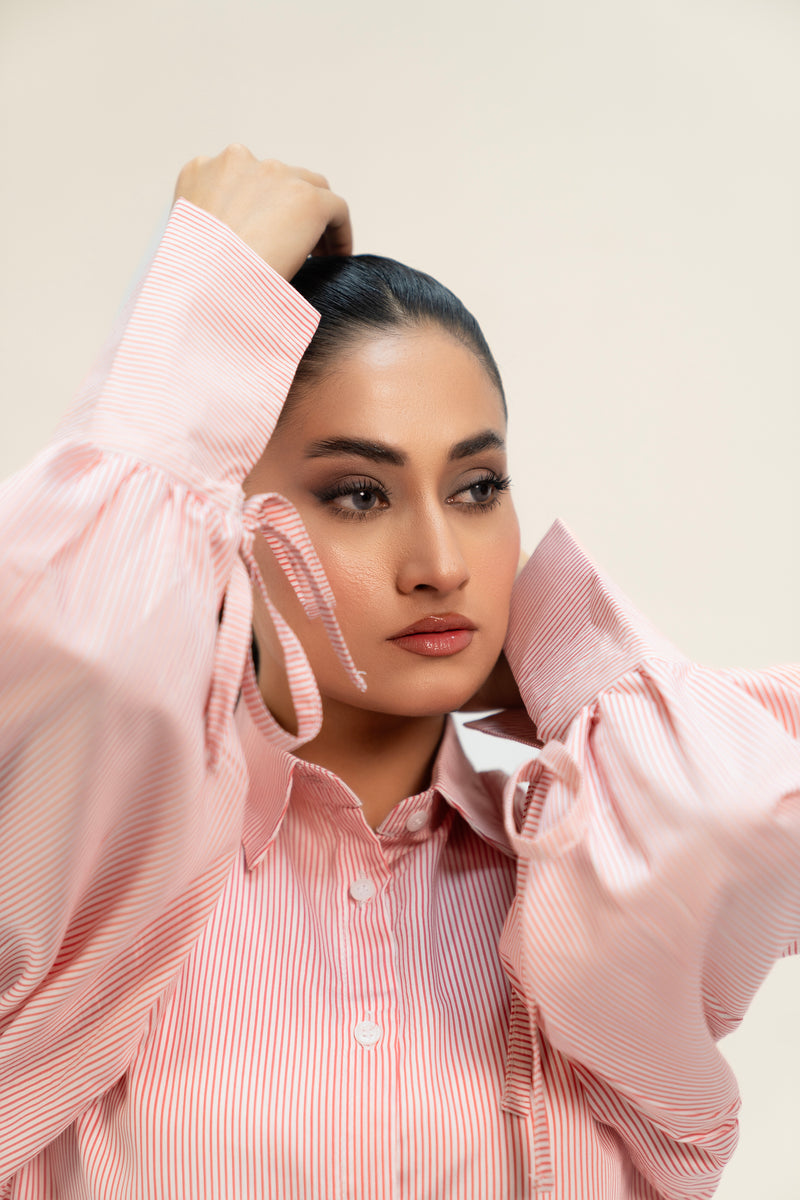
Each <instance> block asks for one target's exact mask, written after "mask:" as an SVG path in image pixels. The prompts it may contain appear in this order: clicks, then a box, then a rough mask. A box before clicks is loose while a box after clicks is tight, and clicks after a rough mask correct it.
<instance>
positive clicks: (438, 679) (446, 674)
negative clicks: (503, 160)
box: [245, 325, 519, 728]
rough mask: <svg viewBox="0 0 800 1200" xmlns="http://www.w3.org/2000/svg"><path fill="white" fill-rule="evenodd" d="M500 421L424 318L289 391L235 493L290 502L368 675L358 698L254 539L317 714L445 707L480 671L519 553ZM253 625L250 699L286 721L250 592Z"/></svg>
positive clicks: (488, 664)
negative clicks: (256, 653)
mask: <svg viewBox="0 0 800 1200" xmlns="http://www.w3.org/2000/svg"><path fill="white" fill-rule="evenodd" d="M505 426H506V422H505V416H504V413H503V406H502V402H501V399H500V396H499V393H498V391H497V389H496V387H495V386H494V384H493V383H492V381H491V379H490V378H489V376H488V374H487V373H486V370H485V368H484V367H483V365H482V363H481V361H480V360H479V359H478V358H477V356H476V355H475V354H474V353H473V352H472V351H471V350H469V349H467V348H466V347H465V346H463V345H462V344H461V343H460V342H458V341H457V340H456V339H455V338H453V337H452V336H451V335H449V334H448V333H446V332H444V331H443V330H441V329H440V328H438V327H436V326H432V325H425V326H418V327H415V328H413V329H404V330H393V331H386V332H385V333H381V334H380V335H377V336H369V337H368V338H365V340H363V341H360V342H358V343H356V344H355V346H353V347H349V348H348V349H347V350H346V351H343V353H342V355H341V356H340V357H339V358H338V359H336V360H335V361H334V363H333V364H332V365H331V368H330V369H329V370H328V371H326V373H325V375H324V376H323V377H322V378H321V379H320V380H318V381H315V382H313V383H309V384H307V385H306V386H304V387H303V389H302V390H299V391H298V392H297V393H296V395H294V396H293V398H292V404H291V407H290V409H289V411H288V412H287V413H286V414H285V416H284V418H283V419H282V420H281V422H280V423H279V425H278V428H277V430H276V431H275V434H274V435H273V437H272V439H271V440H270V442H269V445H268V446H267V449H266V452H265V453H264V455H263V456H262V458H261V459H260V460H259V462H258V463H257V464H256V466H255V467H254V468H253V471H252V472H251V475H250V476H249V478H248V480H247V482H246V485H245V490H246V492H247V493H248V494H249V495H252V494H256V493H260V492H268V491H269V492H279V493H281V494H282V495H284V496H286V497H287V498H288V499H289V500H291V502H292V503H293V504H294V505H295V507H296V508H297V510H298V512H299V513H300V515H301V517H302V519H303V522H304V523H305V526H306V528H307V530H308V532H309V535H310V537H311V540H312V542H313V544H314V546H315V548H316V550H317V553H318V555H319V558H320V560H321V562H322V565H323V567H324V569H325V573H326V574H327V577H328V580H329V581H330V584H331V587H332V589H333V594H334V596H335V597H336V616H337V619H338V621H339V624H340V626H341V629H342V633H343V635H344V638H345V641H346V642H347V645H348V647H349V649H350V652H351V654H352V656H353V660H354V662H355V665H356V667H357V669H358V670H359V671H361V672H362V673H363V675H364V678H365V680H366V683H367V690H366V692H359V691H358V690H357V689H356V688H355V686H354V685H353V684H352V682H351V681H350V679H349V678H348V676H347V675H346V673H345V671H344V669H343V667H342V666H341V664H340V662H339V660H338V659H337V657H336V655H335V653H334V651H333V649H332V647H331V645H330V643H329V641H328V638H327V636H326V634H325V631H324V629H323V627H322V623H321V622H320V621H319V620H315V621H310V620H309V619H308V618H307V617H306V615H305V613H304V612H303V610H302V608H301V606H300V604H299V602H298V600H297V598H296V596H295V594H294V592H293V591H292V589H291V587H290V585H289V584H288V582H287V580H286V578H285V576H284V574H283V572H282V571H281V569H280V567H279V566H278V564H277V563H276V561H275V559H274V558H273V556H272V553H271V551H270V550H269V547H268V546H267V545H266V543H265V542H264V540H263V539H262V538H258V539H257V545H256V550H255V553H256V558H257V560H258V563H259V567H260V569H261V572H262V574H263V576H264V580H265V583H266V586H267V590H268V592H269V594H270V597H271V598H272V600H273V602H274V603H275V605H276V607H277V608H278V609H279V611H280V612H281V613H282V614H283V616H284V617H285V619H286V620H287V621H288V623H289V625H291V627H292V628H293V629H294V631H295V633H296V634H297V636H298V637H299V639H300V641H301V643H302V645H303V648H304V649H305V651H306V654H307V655H308V658H309V661H310V663H311V667H312V669H313V671H314V674H315V676H316V679H317V684H318V686H319V689H320V693H321V695H322V697H323V705H324V708H325V713H326V720H327V719H328V711H329V709H330V708H331V707H332V706H334V707H335V706H336V705H345V706H349V707H350V708H358V709H361V710H368V711H372V712H376V713H386V714H392V715H395V716H423V715H426V716H427V715H433V714H441V713H445V712H449V711H451V710H453V709H455V708H458V707H460V706H461V705H462V704H463V703H465V701H466V700H468V699H469V697H470V696H472V694H473V693H474V692H475V691H476V690H477V688H478V687H479V686H480V685H481V684H482V683H483V681H484V680H485V679H486V677H487V676H488V675H489V673H490V671H491V669H492V667H493V666H494V664H495V662H496V660H497V658H498V656H499V654H500V651H501V649H502V645H503V640H504V637H505V632H506V625H507V621H508V611H509V600H510V595H511V588H512V584H513V582H514V577H515V574H516V568H517V562H518V558H519V526H518V523H517V517H516V513H515V511H514V507H513V504H512V501H511V496H510V494H509V492H508V490H507V489H508V481H507V476H506V448H505ZM420 622H422V623H423V624H422V626H420ZM254 626H255V631H256V637H257V640H258V643H259V648H260V650H261V653H262V658H263V661H262V666H261V670H260V677H259V683H260V686H261V690H262V693H263V694H264V697H265V700H266V702H267V704H268V706H269V707H270V708H271V710H272V712H273V713H274V714H275V716H276V717H277V718H278V720H280V721H282V723H283V724H286V725H288V727H289V728H291V727H292V713H291V705H290V703H289V702H288V699H287V697H288V692H287V689H286V682H285V676H284V675H283V672H282V668H281V666H280V663H281V656H280V651H279V649H278V647H277V642H276V639H275V635H274V631H273V630H272V628H271V624H270V621H269V617H268V616H267V614H266V611H265V609H264V606H263V603H262V602H261V601H260V597H258V596H257V597H256V605H255V612H254ZM409 630H411V632H409Z"/></svg>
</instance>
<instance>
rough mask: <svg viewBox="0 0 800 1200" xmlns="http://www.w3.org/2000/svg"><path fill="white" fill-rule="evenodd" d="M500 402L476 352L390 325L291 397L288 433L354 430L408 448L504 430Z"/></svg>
mask: <svg viewBox="0 0 800 1200" xmlns="http://www.w3.org/2000/svg"><path fill="white" fill-rule="evenodd" d="M505 424H506V420H505V414H504V411H503V403H502V400H501V397H500V393H499V392H498V390H497V388H496V386H495V384H494V383H493V382H492V380H491V378H490V377H489V375H488V373H487V371H486V369H485V367H484V365H483V363H482V362H481V360H480V359H479V358H478V357H477V355H476V354H475V353H474V352H473V351H472V350H470V349H469V348H468V347H466V346H464V345H463V344H462V343H461V342H459V341H458V340H457V339H456V338H454V337H452V336H451V335H450V334H449V333H447V332H445V331H444V330H441V329H438V328H436V327H434V326H421V327H415V328H413V329H404V330H392V331H386V332H385V333H381V334H379V335H377V336H370V337H367V338H364V339H363V340H361V341H359V342H356V343H355V344H354V345H353V346H351V347H348V348H347V350H345V351H343V352H342V354H341V355H340V356H339V357H338V358H336V359H335V360H334V361H333V363H332V364H331V365H330V368H329V369H328V370H327V371H326V373H325V375H324V376H323V377H322V378H320V379H319V380H316V381H313V382H309V383H308V384H306V385H305V386H304V387H303V388H302V390H301V391H300V392H299V394H298V395H297V397H296V398H294V399H293V402H292V407H291V411H290V414H289V420H288V422H287V432H290V433H293V434H294V436H295V437H297V436H300V437H301V438H303V439H305V438H306V437H310V438H319V437H330V436H333V435H334V434H340V433H347V434H351V435H352V434H357V435H358V436H361V437H370V438H375V439H379V440H381V441H385V442H392V443H396V444H398V445H402V446H406V447H409V448H411V447H413V445H414V444H415V443H416V442H419V441H420V440H423V439H424V441H425V443H426V444H430V443H431V442H432V441H433V442H438V441H441V442H442V443H443V444H445V443H446V444H447V445H450V444H452V443H453V442H457V441H459V440H461V439H462V438H465V437H468V436H469V435H470V434H474V433H475V431H476V430H477V429H486V428H492V429H495V430H496V431H497V432H498V433H500V434H503V433H504V431H505Z"/></svg>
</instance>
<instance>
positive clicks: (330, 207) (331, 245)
mask: <svg viewBox="0 0 800 1200" xmlns="http://www.w3.org/2000/svg"><path fill="white" fill-rule="evenodd" d="M326 215H327V223H326V225H325V230H324V232H323V234H322V237H321V238H320V239H319V242H318V243H317V246H315V247H314V250H313V251H312V253H314V254H352V253H353V228H352V225H351V224H350V210H349V209H348V207H347V202H346V201H345V200H343V199H342V197H341V196H337V195H336V193H335V192H330V193H328V196H327V205H326ZM317 247H319V249H318V248H317Z"/></svg>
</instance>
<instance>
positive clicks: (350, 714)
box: [295, 699, 445, 829]
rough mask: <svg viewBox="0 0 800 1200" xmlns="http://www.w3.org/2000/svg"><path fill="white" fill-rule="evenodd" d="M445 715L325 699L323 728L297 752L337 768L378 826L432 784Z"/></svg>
mask: <svg viewBox="0 0 800 1200" xmlns="http://www.w3.org/2000/svg"><path fill="white" fill-rule="evenodd" d="M444 725H445V717H443V716H438V715H437V716H429V717H398V716H392V715H388V714H386V713H373V712H367V711H365V710H363V709H358V708H350V707H349V706H348V705H341V704H338V703H336V702H335V701H330V700H328V699H325V700H323V722H322V729H321V730H320V732H319V734H318V735H317V737H315V738H314V740H313V741H312V742H307V743H306V745H304V746H301V747H300V749H299V750H297V751H295V753H296V754H297V757H298V758H302V759H305V760H306V762H313V763H317V765H318V766H321V767H325V768H326V769H327V770H329V771H334V772H335V773H336V774H337V775H338V776H339V777H340V779H342V780H344V782H345V783H346V784H347V786H348V787H349V788H350V789H351V791H352V792H354V793H355V795H356V796H358V798H359V800H360V801H361V803H362V805H363V807H364V816H365V818H366V820H367V823H368V824H369V825H370V826H371V827H372V828H373V829H377V828H378V826H379V825H380V824H381V822H382V821H383V820H385V818H386V817H387V816H388V814H389V813H390V812H391V810H392V809H393V808H394V806H395V805H396V804H398V803H399V802H400V801H401V800H403V799H405V797H406V796H413V795H415V794H416V793H417V792H421V791H424V789H425V788H427V787H428V786H429V785H430V779H431V770H432V768H433V762H434V759H435V757H436V752H437V750H438V748H439V742H440V741H441V738H442V733H443V731H444Z"/></svg>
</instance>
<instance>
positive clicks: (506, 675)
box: [459, 654, 522, 712]
mask: <svg viewBox="0 0 800 1200" xmlns="http://www.w3.org/2000/svg"><path fill="white" fill-rule="evenodd" d="M521 707H522V697H521V696H520V694H519V688H518V687H517V682H516V680H515V679H514V676H513V675H512V674H511V667H510V666H509V665H508V660H507V659H506V656H505V654H501V655H500V657H499V658H498V660H497V662H496V663H495V665H494V667H493V669H492V673H491V675H490V676H489V678H488V679H487V680H486V681H485V682H484V683H483V684H482V685H481V686H480V687H479V688H478V690H477V692H476V693H475V695H474V696H470V698H469V700H468V701H467V702H466V704H462V705H461V708H460V709H459V712H485V711H486V710H487V709H490V708H521Z"/></svg>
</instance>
